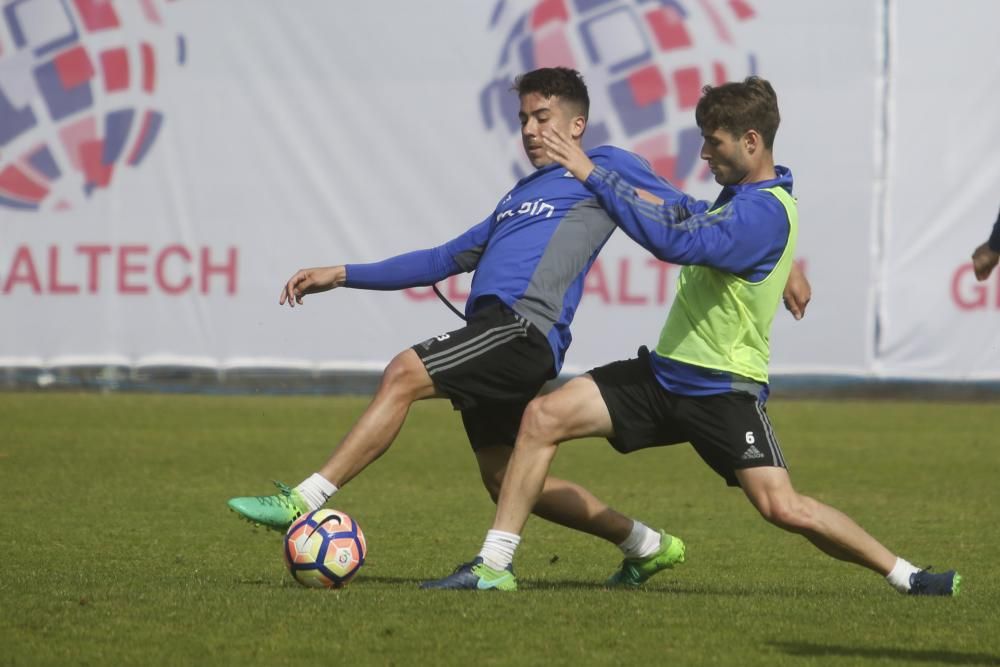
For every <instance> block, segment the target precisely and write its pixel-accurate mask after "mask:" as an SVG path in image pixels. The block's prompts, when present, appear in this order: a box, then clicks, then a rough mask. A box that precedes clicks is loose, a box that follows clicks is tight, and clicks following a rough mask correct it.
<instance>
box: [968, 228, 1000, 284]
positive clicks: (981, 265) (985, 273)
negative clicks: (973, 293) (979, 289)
mask: <svg viewBox="0 0 1000 667" xmlns="http://www.w3.org/2000/svg"><path fill="white" fill-rule="evenodd" d="M998 261H1000V215H998V216H997V221H996V222H995V223H993V233H992V234H990V238H989V240H988V241H987V242H986V243H984V244H982V245H981V246H979V247H978V248H976V250H975V252H973V253H972V267H973V269H974V270H975V272H976V280H979V281H982V280H986V279H987V278H989V277H990V274H991V273H993V269H994V267H996V265H997V262H998Z"/></svg>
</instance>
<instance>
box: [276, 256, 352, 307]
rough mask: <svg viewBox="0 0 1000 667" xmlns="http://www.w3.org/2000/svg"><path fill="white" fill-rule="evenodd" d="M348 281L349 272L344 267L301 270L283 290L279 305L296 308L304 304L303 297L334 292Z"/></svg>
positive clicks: (290, 279) (289, 280)
mask: <svg viewBox="0 0 1000 667" xmlns="http://www.w3.org/2000/svg"><path fill="white" fill-rule="evenodd" d="M346 280H347V270H346V269H345V268H344V266H343V265H341V266H320V267H316V268H312V269H299V270H298V271H296V272H295V275H293V276H292V277H291V278H289V279H288V282H287V283H285V286H284V287H283V288H282V289H281V296H280V297H278V305H281V306H283V305H285V303H287V304H288V305H289V306H290V307H292V308H294V307H295V304H296V303H298V304H299V305H301V304H302V297H304V296H305V295H306V294H316V293H318V292H326V291H328V290H332V289H333V288H335V287H340V286H341V285H343V284H344V282H345V281H346Z"/></svg>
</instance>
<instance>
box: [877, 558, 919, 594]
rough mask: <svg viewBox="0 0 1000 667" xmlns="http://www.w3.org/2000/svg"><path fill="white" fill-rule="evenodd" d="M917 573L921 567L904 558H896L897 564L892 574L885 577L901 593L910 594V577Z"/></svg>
mask: <svg viewBox="0 0 1000 667" xmlns="http://www.w3.org/2000/svg"><path fill="white" fill-rule="evenodd" d="M916 572H920V568H919V567H916V566H914V565H913V564H912V563H910V562H909V561H906V560H903V559H902V558H896V564H895V565H894V566H893V568H892V572H890V573H889V574H887V575H885V580H886V581H888V582H889V585H890V586H892V587H893V588H895V589H896V590H897V591H899V592H900V593H909V592H910V575H911V574H914V573H916Z"/></svg>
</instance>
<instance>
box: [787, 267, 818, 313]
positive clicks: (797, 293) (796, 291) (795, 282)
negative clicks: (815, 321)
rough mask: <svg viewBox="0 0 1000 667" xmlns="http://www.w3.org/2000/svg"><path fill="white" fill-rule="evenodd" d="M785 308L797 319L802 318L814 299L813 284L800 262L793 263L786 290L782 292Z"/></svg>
mask: <svg viewBox="0 0 1000 667" xmlns="http://www.w3.org/2000/svg"><path fill="white" fill-rule="evenodd" d="M782 298H783V300H784V302H785V308H786V309H788V312H790V313H791V314H792V317H794V318H795V319H797V320H801V319H802V318H803V317H805V315H806V306H807V305H809V300H810V299H812V285H810V284H809V279H808V278H806V274H805V273H803V271H802V269H801V268H799V265H798V264H795V263H793V264H792V271H791V273H789V274H788V280H787V281H785V291H784V293H783V294H782Z"/></svg>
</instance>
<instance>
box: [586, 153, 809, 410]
mask: <svg viewBox="0 0 1000 667" xmlns="http://www.w3.org/2000/svg"><path fill="white" fill-rule="evenodd" d="M775 175H776V176H777V178H774V179H771V180H767V181H759V182H757V183H747V184H744V185H727V186H725V187H724V188H723V189H722V192H720V193H719V196H718V198H717V199H716V200H715V202H714V203H712V204H709V203H708V202H707V201H699V200H696V199H693V198H691V197H688V196H686V195H683V196H679V197H677V196H675V197H674V198H673V199H666V198H664V203H663V204H655V203H651V202H648V201H645V200H643V199H642V198H640V197H639V196H638V195H637V194H636V192H635V188H634V185H635V184H633V183H631V182H630V181H629V179H628V178H627V177H626V176H624V175H623V174H619V173H615V172H614V171H613V170H609V169H607V168H605V167H603V166H600V165H598V166H596V167H595V168H594V170H593V172H591V174H590V176H588V178H587V181H586V186H587V189H588V190H590V191H591V192H593V193H594V195H595V196H596V197H597V200H598V202H599V203H600V204H601V206H603V207H604V208H605V209H606V210H607V211H608V212H609V213H610V214H611V217H612V219H613V220H614V221H615V223H616V224H617V225H618V226H619V227H621V228H622V231H624V232H625V233H626V234H628V236H629V237H630V238H632V239H633V240H634V241H636V243H638V244H639V245H641V246H643V247H644V248H646V249H647V250H649V251H650V252H651V253H653V255H654V256H656V257H657V258H658V259H661V260H664V261H666V262H672V263H674V264H682V265H698V266H709V267H712V268H714V269H718V270H720V271H725V272H727V273H732V274H735V275H737V276H739V277H741V278H743V279H744V280H747V281H749V282H758V281H760V280H763V279H764V278H766V277H767V275H768V274H769V273H770V272H771V271H772V270H773V269H774V267H775V265H777V263H778V260H779V259H780V258H781V254H782V253H783V252H784V250H785V245H786V243H787V242H788V233H789V222H788V214H787V213H786V211H785V208H784V206H783V205H782V204H781V202H780V201H778V199H777V197H775V196H774V195H772V194H771V193H769V192H764V190H765V189H766V188H773V187H775V186H780V187H782V188H784V189H785V190H786V191H787V192H788V193H789V194H791V193H792V172H791V171H789V169H788V168H786V167H782V166H777V167H775ZM726 204H729V205H728V206H725V205H726ZM723 206H725V208H722V207H723ZM709 211H712V213H709ZM649 356H650V364H651V366H652V368H653V373H654V374H655V375H656V379H657V381H659V383H660V384H661V385H662V386H663V387H664V388H666V389H667V390H669V391H672V392H674V393H678V394H683V395H687V396H705V395H710V394H718V393H723V392H728V391H737V390H738V391H745V392H748V393H753V394H755V395H756V396H757V398H758V400H759V401H761V402H764V401H766V400H767V395H768V387H767V385H764V384H761V383H759V382H756V381H754V380H751V379H750V378H744V377H741V376H736V375H734V374H732V373H728V372H725V371H714V370H712V369H706V368H702V367H700V366H694V365H691V364H685V363H683V362H680V361H675V360H673V359H669V358H667V357H663V356H660V355H659V354H656V353H655V352H653V353H651V354H650V355H649Z"/></svg>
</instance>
